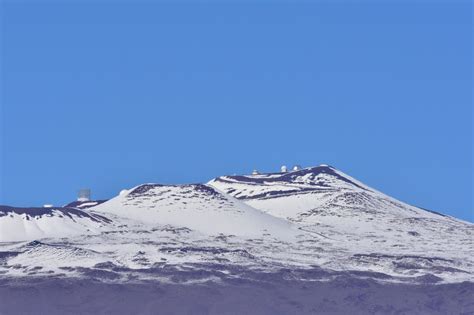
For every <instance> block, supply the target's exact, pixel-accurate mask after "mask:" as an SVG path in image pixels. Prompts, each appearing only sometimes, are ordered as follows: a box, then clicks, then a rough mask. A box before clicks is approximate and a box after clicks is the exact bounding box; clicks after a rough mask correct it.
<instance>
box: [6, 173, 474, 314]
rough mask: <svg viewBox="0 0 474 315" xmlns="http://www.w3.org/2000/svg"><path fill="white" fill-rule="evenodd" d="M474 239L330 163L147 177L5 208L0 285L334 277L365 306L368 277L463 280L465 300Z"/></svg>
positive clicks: (473, 227) (406, 281)
mask: <svg viewBox="0 0 474 315" xmlns="http://www.w3.org/2000/svg"><path fill="white" fill-rule="evenodd" d="M473 237H474V224H472V223H468V222H464V221H461V220H458V219H455V218H453V217H449V216H446V215H443V214H439V213H436V212H432V211H428V210H424V209H421V208H417V207H414V206H410V205H408V204H406V203H403V202H400V201H398V200H396V199H394V198H391V197H389V196H387V195H385V194H383V193H381V192H379V191H377V190H375V189H373V188H370V187H368V186H367V185H365V184H363V183H361V182H359V181H357V180H356V179H354V178H352V177H350V176H348V175H346V174H344V173H343V172H341V171H339V170H337V169H335V168H333V167H330V166H327V165H320V166H317V167H311V168H305V169H301V170H297V171H293V172H285V173H271V174H257V175H239V176H222V177H219V178H216V179H214V180H211V181H210V182H209V183H207V184H190V185H160V184H143V185H140V186H137V187H134V188H131V189H129V190H125V191H122V192H121V193H120V194H119V195H118V196H116V197H114V198H112V199H110V200H103V201H87V202H73V203H71V204H69V205H67V206H66V207H59V208H13V207H7V206H1V207H0V282H1V281H7V280H5V279H19V278H21V279H30V278H32V277H35V279H36V278H42V279H43V278H47V277H51V275H55V276H56V277H57V278H56V279H63V278H64V279H68V281H69V280H70V279H94V281H97V280H99V281H104V282H113V283H150V281H151V282H156V281H158V282H159V283H161V284H164V283H166V284H173V285H175V284H179V285H186V286H188V285H191V284H192V285H195V284H196V283H199V284H201V283H219V284H220V285H221V284H223V283H227V284H228V283H233V284H235V283H241V281H244V282H245V281H249V282H250V283H252V285H251V286H250V289H249V290H251V291H249V292H254V291H252V290H257V291H255V292H256V293H255V294H260V293H258V292H259V289H256V288H259V287H260V286H266V285H268V284H269V283H273V284H274V285H275V286H276V287H278V286H281V285H283V286H287V285H290V286H293V285H298V286H300V285H302V284H304V285H303V288H301V289H297V292H298V296H301V294H303V296H304V294H306V293H305V292H306V291H305V290H306V289H305V288H307V287H308V286H313V285H315V283H335V285H334V287H331V288H329V289H328V290H330V292H336V293H335V294H340V292H341V288H343V290H346V291H347V294H349V296H348V297H347V298H348V299H349V301H350V303H349V304H348V305H349V306H350V307H349V306H348V307H349V308H348V310H350V309H352V307H354V306H357V305H359V304H358V303H359V302H358V301H359V298H360V297H359V295H360V290H361V286H360V285H361V284H360V281H362V282H363V283H364V284H363V288H366V287H367V285H368V284H367V283H377V285H379V284H380V285H382V284H384V285H390V286H393V285H395V284H397V285H398V284H400V285H403V286H404V287H403V289H400V290H399V291H397V292H405V291H406V290H409V289H407V288H409V287H405V285H406V286H410V285H414V284H416V285H426V284H433V283H437V284H446V285H448V284H449V285H451V284H459V287H456V290H455V291H450V292H451V293H452V296H464V295H466V294H467V293H466V292H467V291H466V287H465V285H464V283H468V282H469V283H470V282H474V280H473V279H474V241H473ZM278 279H280V280H281V281H283V282H284V283H285V284H282V283H283V282H281V283H280V282H278V281H280V280H278ZM15 281H16V280H15ZM25 281H26V282H27V283H28V280H25ZM236 281H237V282H236ZM239 281H240V282H239ZM275 281H277V282H275ZM288 281H289V282H288ZM341 281H342V282H341ZM354 281H357V282H356V283H357V285H356V286H355V288H356V289H355V290H353V288H352V286H353V283H354ZM366 281H369V282H366ZM15 283H17V282H15ZM94 283H97V282H94ZM246 283H247V282H246ZM255 283H259V284H257V286H256V287H255V286H254V285H255ZM341 283H342V284H341ZM0 287H1V286H0ZM380 288H385V287H380ZM387 288H388V287H387ZM389 288H391V287H389ZM239 290H240V289H239ZM298 290H299V291H298ZM315 290H316V289H315ZM331 290H332V291H331ZM364 290H365V289H364ZM390 290H392V289H390ZM397 290H398V289H397ZM430 290H431V289H430ZM430 290H428V291H430ZM407 292H408V291H407ZM416 292H417V293H416V294H418V293H419V294H422V295H423V296H424V297H425V298H427V299H428V300H429V299H431V298H430V297H426V296H425V292H424V291H416ZM420 292H421V293H420ZM114 294H115V293H114ZM252 294H253V293H252ZM275 294H278V293H275ZM354 294H356V295H355V296H354ZM357 294H359V295H357ZM390 294H392V293H390ZM397 294H398V293H397ZM443 294H444V293H443ZM318 296H324V295H321V293H319V295H318ZM413 296H416V295H413ZM410 298H411V296H405V295H404V297H403V299H401V300H400V301H402V300H403V301H406V299H410ZM313 300H314V297H308V300H305V301H306V302H304V303H310V302H308V301H313ZM464 300H466V299H464ZM464 300H463V301H461V302H462V303H461V304H459V305H462V309H464V306H463V305H464V304H463V303H464ZM430 301H431V300H430ZM320 302H321V303H322V304H321V305H325V304H324V303H326V302H325V300H321V301H320ZM412 302H413V305H418V304H417V303H418V300H417V299H413V301H412ZM318 303H319V302H318ZM351 303H352V304H351ZM354 303H355V304H354ZM387 303H388V302H387ZM403 303H405V302H403ZM443 303H444V302H443ZM290 304H291V303H290ZM318 305H319V304H318ZM443 305H445V304H443ZM454 305H458V304H456V303H454ZM318 307H319V306H318ZM450 307H451V306H450ZM289 309H293V308H292V307H290V308H289ZM343 309H344V308H343ZM0 310H1V308H0ZM422 310H424V309H422ZM430 310H433V309H430ZM438 310H440V311H439V312H438V313H443V311H441V308H439V309H438ZM448 310H449V308H448ZM294 311H295V310H294V309H293V312H294ZM289 312H290V311H289ZM311 312H312V310H311V309H308V313H311ZM421 313H423V312H421ZM431 313H432V312H431Z"/></svg>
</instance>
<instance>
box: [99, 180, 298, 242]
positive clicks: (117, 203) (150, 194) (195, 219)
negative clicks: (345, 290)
mask: <svg viewBox="0 0 474 315" xmlns="http://www.w3.org/2000/svg"><path fill="white" fill-rule="evenodd" d="M92 209H93V210H94V211H97V212H102V213H106V214H107V213H112V214H116V215H119V216H121V217H125V218H129V219H135V220H138V221H140V222H143V223H146V224H152V225H153V224H169V225H172V226H178V227H185V228H189V229H192V230H195V231H198V232H201V233H204V234H214V235H217V234H232V235H239V236H248V237H259V236H262V235H272V236H279V237H291V235H292V234H295V233H294V232H295V231H294V229H293V228H292V224H291V223H290V222H287V221H285V220H282V219H279V218H276V217H274V216H271V215H268V214H266V213H263V212H262V211H259V210H256V209H254V208H252V207H249V206H248V205H246V204H245V203H243V202H240V201H238V200H236V199H234V198H232V197H230V196H227V195H224V194H222V193H220V192H218V191H216V190H215V189H214V188H212V187H210V186H206V185H203V184H191V185H159V184H144V185H141V186H138V187H136V188H133V189H131V190H130V191H129V192H127V193H124V194H120V195H119V196H117V197H115V198H113V199H111V200H109V201H107V202H104V203H102V204H100V205H98V206H95V207H93V208H92Z"/></svg>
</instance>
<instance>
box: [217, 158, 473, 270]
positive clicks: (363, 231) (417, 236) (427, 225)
mask: <svg viewBox="0 0 474 315" xmlns="http://www.w3.org/2000/svg"><path fill="white" fill-rule="evenodd" d="M208 184H209V185H210V186H213V187H215V188H216V189H218V190H220V191H222V192H224V193H226V194H229V195H231V196H233V197H235V198H237V199H239V200H241V201H243V202H245V203H246V204H248V205H249V206H252V207H254V208H256V209H260V210H262V211H264V212H266V213H269V214H271V215H273V216H276V217H280V218H285V219H287V220H288V221H290V222H294V223H295V224H297V225H298V226H300V228H301V229H303V230H305V231H308V232H313V233H316V234H318V235H320V236H321V237H323V238H325V239H326V240H327V241H329V242H331V243H332V246H338V247H342V248H345V250H346V251H347V252H352V253H353V256H352V260H353V261H354V262H355V260H360V261H363V262H364V263H367V264H372V266H371V267H372V268H377V267H381V269H380V271H382V269H383V268H385V267H386V265H388V266H393V267H394V270H395V269H398V270H399V271H400V270H401V269H403V268H404V267H399V266H398V265H397V264H393V263H392V261H393V260H397V261H400V262H404V261H405V260H407V259H406V257H410V258H409V259H408V260H407V261H409V263H410V264H412V261H411V260H412V258H417V257H418V258H419V259H421V260H423V259H424V258H423V257H431V258H430V259H432V258H433V257H439V258H441V257H442V258H441V259H451V260H453V261H458V262H459V264H460V265H464V264H465V266H466V268H468V269H472V267H473V266H474V264H473V263H474V260H473V259H472V257H474V247H473V245H474V242H473V238H474V225H473V224H471V223H468V222H464V221H462V220H458V219H455V218H453V217H449V216H446V215H443V214H440V213H437V212H433V211H428V210H424V209H421V208H417V207H414V206H410V205H408V204H406V203H403V202H400V201H398V200H396V199H394V198H391V197H389V196H387V195H385V194H383V193H381V192H379V191H377V190H375V189H373V188H370V187H368V186H367V185H365V184H363V183H361V182H360V181H358V180H356V179H354V178H352V177H350V176H348V175H346V174H344V173H343V172H341V171H339V170H337V169H335V168H333V167H331V166H328V165H320V166H317V167H310V168H305V169H301V170H297V171H293V172H287V173H272V174H258V175H245V176H222V177H219V178H216V179H214V180H212V181H210V182H209V183H208ZM415 260H416V259H415ZM357 263H359V262H357ZM404 263H405V262H404ZM407 263H408V262H407ZM419 263H421V262H419ZM421 264H424V263H421ZM402 265H403V264H402V263H400V266H402ZM454 265H456V264H453V265H452V266H451V267H453V268H455V267H454ZM384 266H385V267H384ZM420 268H421V267H420ZM408 269H410V268H408ZM452 270H453V271H454V269H452ZM454 273H455V272H453V274H454ZM461 273H462V272H461Z"/></svg>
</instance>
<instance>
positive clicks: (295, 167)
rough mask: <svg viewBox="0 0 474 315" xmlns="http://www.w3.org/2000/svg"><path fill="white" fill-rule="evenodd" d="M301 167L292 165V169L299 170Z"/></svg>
mask: <svg viewBox="0 0 474 315" xmlns="http://www.w3.org/2000/svg"><path fill="white" fill-rule="evenodd" d="M300 169H301V166H299V165H295V166H293V171H299V170H300Z"/></svg>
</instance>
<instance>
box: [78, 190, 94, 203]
mask: <svg viewBox="0 0 474 315" xmlns="http://www.w3.org/2000/svg"><path fill="white" fill-rule="evenodd" d="M90 200H91V190H90V189H89V188H84V189H80V190H79V192H78V194H77V201H81V202H84V201H90Z"/></svg>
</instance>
